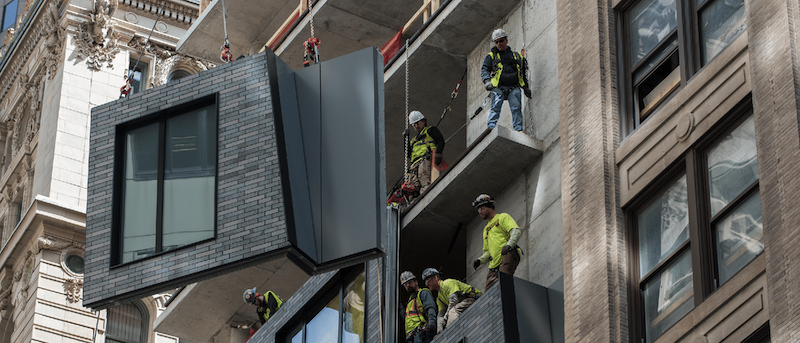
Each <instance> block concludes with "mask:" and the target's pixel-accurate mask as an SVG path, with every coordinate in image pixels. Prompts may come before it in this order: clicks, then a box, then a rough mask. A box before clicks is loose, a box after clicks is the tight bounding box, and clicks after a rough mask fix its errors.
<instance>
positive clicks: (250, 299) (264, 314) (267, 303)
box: [243, 287, 283, 325]
mask: <svg viewBox="0 0 800 343" xmlns="http://www.w3.org/2000/svg"><path fill="white" fill-rule="evenodd" d="M243 298H244V302H245V303H248V304H250V305H252V306H255V307H256V313H258V320H260V321H261V325H264V323H266V322H267V320H269V317H271V316H272V315H274V314H275V312H277V311H278V309H279V308H281V305H282V304H283V300H281V297H279V296H278V295H277V294H275V293H273V292H272V291H267V293H266V294H264V295H261V294H258V292H256V288H255V287H253V289H248V290H245V291H244V295H243Z"/></svg>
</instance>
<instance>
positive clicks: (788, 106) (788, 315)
mask: <svg viewBox="0 0 800 343" xmlns="http://www.w3.org/2000/svg"><path fill="white" fill-rule="evenodd" d="M745 9H746V16H747V33H748V46H749V50H750V63H751V68H752V75H753V76H752V81H751V82H752V83H753V92H752V94H753V112H754V117H755V128H756V144H757V146H758V174H759V187H760V190H761V214H762V217H761V218H762V222H763V225H764V227H763V229H764V255H765V257H766V271H767V292H768V294H769V297H768V301H769V303H768V307H769V312H770V334H771V336H772V342H798V341H800V266H799V264H798V263H797V262H799V261H800V230H797V223H798V221H799V220H800V211H798V208H800V197H798V196H797V194H800V178H798V177H797V175H798V173H797V166H798V164H800V156H799V155H798V151H799V150H798V149H799V148H800V130H798V105H799V102H800V81H798V74H799V73H800V72H798V69H800V68H798V55H797V29H796V25H797V24H796V23H797V20H798V19H800V15H799V14H798V2H797V1H795V0H792V1H763V0H749V1H746V2H745Z"/></svg>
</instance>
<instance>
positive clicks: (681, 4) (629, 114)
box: [615, 0, 744, 139]
mask: <svg viewBox="0 0 800 343" xmlns="http://www.w3.org/2000/svg"><path fill="white" fill-rule="evenodd" d="M642 1H646V0H628V1H626V2H624V4H622V5H621V6H619V7H618V9H617V10H616V11H615V17H616V20H615V22H616V27H617V30H616V31H617V32H616V38H617V42H618V45H617V48H618V51H619V53H618V54H617V63H619V66H620V68H617V69H618V71H617V72H618V78H619V82H618V83H619V86H620V87H619V89H618V92H619V94H618V96H619V100H620V112H621V118H620V125H621V126H622V133H623V139H624V137H628V136H629V135H630V134H632V133H633V132H635V131H636V130H637V129H638V128H639V127H641V125H643V124H644V123H645V122H646V121H647V120H648V119H649V118H652V117H653V115H654V114H655V113H656V112H658V110H659V109H660V108H661V107H663V106H664V104H666V103H667V102H668V101H669V100H670V99H671V98H672V97H674V96H675V95H676V94H677V93H678V92H680V90H681V89H683V88H684V87H686V84H687V83H688V82H689V81H690V80H691V79H692V78H693V77H694V76H695V75H696V74H697V73H699V72H700V71H701V70H702V69H703V68H704V67H705V66H704V65H703V56H702V55H703V50H702V48H701V44H702V42H701V37H700V34H701V32H700V15H699V13H700V12H702V11H703V10H704V9H706V8H707V7H709V6H710V5H711V4H712V3H714V1H717V0H705V3H702V4H701V5H697V2H698V0H675V6H676V8H675V11H676V15H677V24H676V29H675V30H676V32H674V33H672V32H671V33H670V34H669V35H667V36H665V38H664V39H663V40H662V41H660V42H659V43H658V44H656V45H655V46H654V47H653V49H652V50H651V51H650V52H648V53H647V55H645V56H644V57H642V58H641V59H640V60H639V61H638V62H637V63H636V65H632V64H631V39H630V35H629V31H630V22H629V17H630V14H631V10H632V9H633V8H634V7H635V6H636V5H637V4H639V3H641V2H642ZM743 6H744V5H743ZM672 35H676V38H675V39H676V40H677V43H676V44H677V45H676V47H675V48H674V49H675V50H676V51H675V52H674V54H677V56H678V63H679V65H678V67H677V69H678V70H679V72H680V73H679V78H680V83H679V85H678V86H677V88H675V89H674V90H672V91H670V92H669V93H668V94H667V95H666V96H664V97H663V98H657V99H656V100H654V104H655V105H654V106H653V108H652V110H651V111H649V112H648V113H647V114H646V115H645V118H644V119H642V116H641V112H640V111H642V110H645V109H646V107H645V108H643V109H642V110H639V109H638V105H637V104H636V103H635V102H636V99H635V95H634V94H635V93H636V92H637V88H636V85H635V80H634V77H633V75H634V73H635V72H637V71H643V76H642V82H644V80H646V79H647V78H648V77H649V76H651V75H652V74H653V73H654V72H655V71H656V69H658V68H659V67H660V66H662V65H663V64H664V63H667V62H668V60H669V58H670V57H671V56H672V55H673V53H669V54H665V55H664V56H663V57H662V58H661V59H659V60H653V62H654V65H653V67H651V68H649V69H642V68H644V67H645V64H646V63H647V62H648V61H650V60H651V59H653V58H655V57H657V56H656V55H658V53H659V52H660V51H661V50H662V49H663V48H665V47H667V46H668V45H669V43H670V42H671V39H668V38H666V37H670V36H672ZM737 37H738V36H737ZM726 48H727V47H726ZM723 50H724V49H723ZM719 55H720V53H718V54H717V55H715V56H714V57H712V58H711V59H710V60H709V61H708V63H706V65H708V64H709V63H711V61H713V60H714V59H715V58H717V57H718V56H719Z"/></svg>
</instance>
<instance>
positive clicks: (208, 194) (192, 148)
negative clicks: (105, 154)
mask: <svg viewBox="0 0 800 343" xmlns="http://www.w3.org/2000/svg"><path fill="white" fill-rule="evenodd" d="M215 114H216V112H215V111H214V107H207V108H204V109H200V110H197V111H193V112H190V113H187V114H184V115H180V116H177V117H173V118H170V119H168V120H167V154H166V161H165V163H166V170H165V171H164V179H165V180H164V220H163V231H164V247H163V250H164V251H167V250H171V249H175V248H177V247H180V246H184V245H186V244H191V243H194V242H198V241H201V240H204V239H207V238H212V237H214V199H215V190H216V188H215V186H216V185H215V183H216V177H215V175H216V148H217V146H216V142H217V140H216V138H217V137H216V115H215Z"/></svg>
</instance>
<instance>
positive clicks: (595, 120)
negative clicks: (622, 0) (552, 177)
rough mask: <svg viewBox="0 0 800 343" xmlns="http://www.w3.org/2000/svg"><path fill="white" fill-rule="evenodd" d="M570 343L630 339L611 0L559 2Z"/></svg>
mask: <svg viewBox="0 0 800 343" xmlns="http://www.w3.org/2000/svg"><path fill="white" fill-rule="evenodd" d="M556 6H557V13H558V18H557V25H558V80H559V114H560V119H559V128H560V130H559V131H560V136H561V143H560V146H561V175H562V180H561V194H562V198H561V199H562V202H561V203H562V207H563V210H562V216H563V230H564V231H563V240H564V297H565V299H564V306H565V309H564V311H565V313H564V314H565V318H568V319H567V321H566V324H565V328H564V330H565V332H564V335H565V337H566V342H587V343H588V342H628V340H629V339H628V329H627V327H628V314H627V313H628V310H627V294H628V293H627V292H628V291H627V287H626V278H625V274H626V272H625V271H626V269H627V268H626V263H627V260H626V254H627V247H626V245H625V236H624V230H623V225H622V212H621V210H620V207H619V201H618V191H617V184H618V182H619V181H618V180H619V176H618V175H617V168H616V162H615V158H614V155H615V151H616V148H617V146H618V141H619V118H618V113H619V110H618V108H617V104H616V99H617V87H616V70H615V68H616V56H615V54H614V53H615V51H616V48H615V44H616V42H615V37H616V34H615V28H614V27H613V26H614V17H613V13H614V12H613V9H612V8H611V1H600V2H597V1H589V0H558V1H557V4H556Z"/></svg>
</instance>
